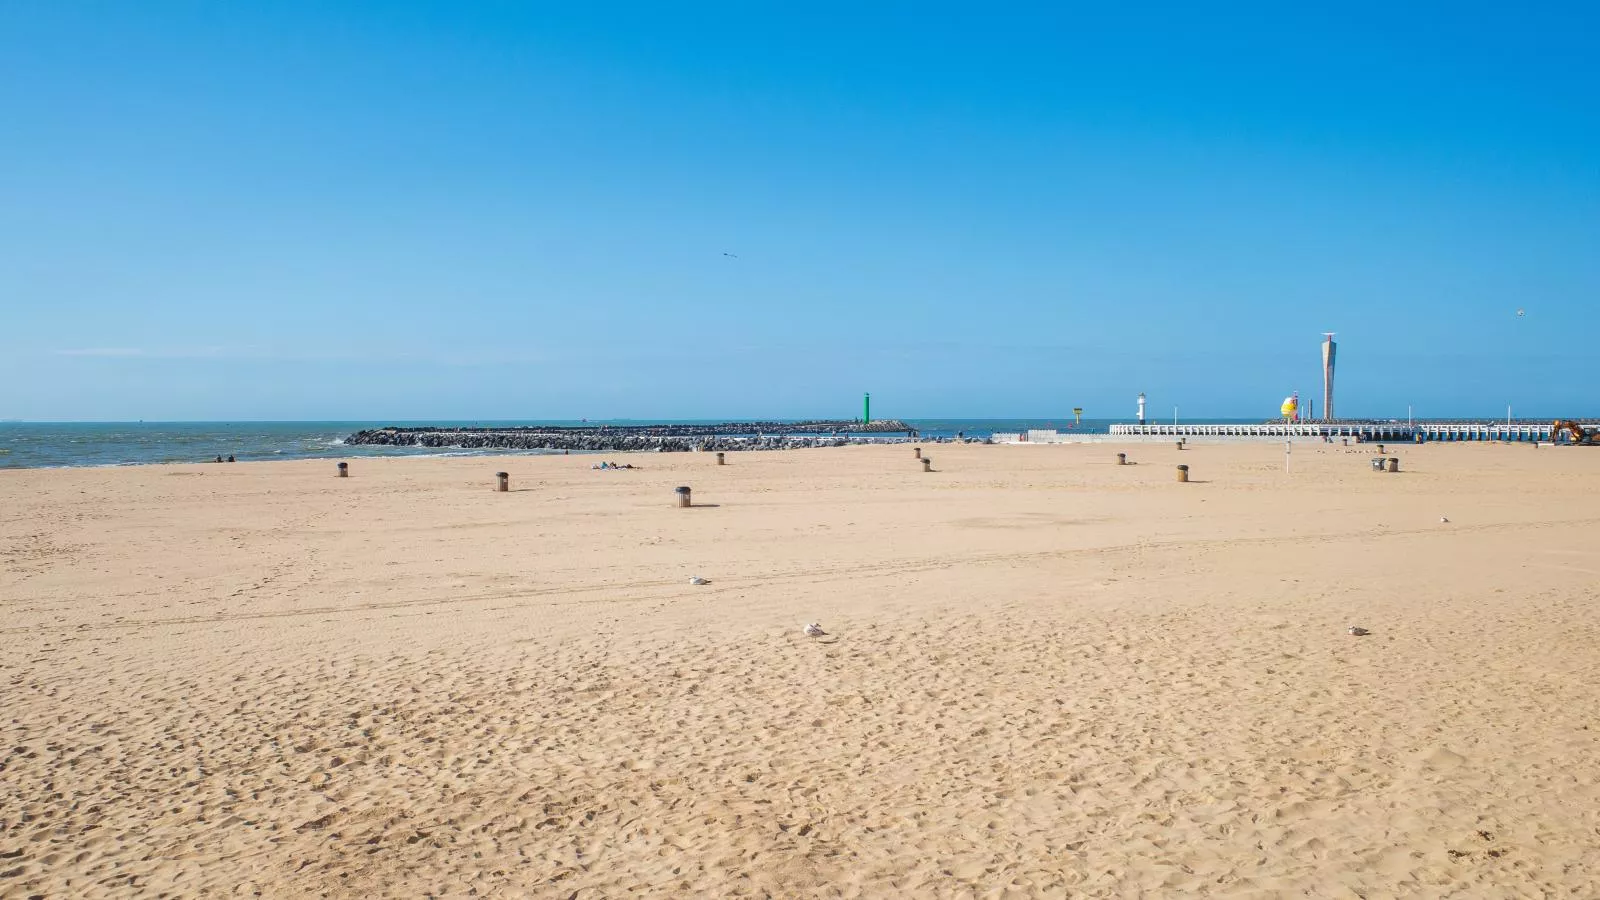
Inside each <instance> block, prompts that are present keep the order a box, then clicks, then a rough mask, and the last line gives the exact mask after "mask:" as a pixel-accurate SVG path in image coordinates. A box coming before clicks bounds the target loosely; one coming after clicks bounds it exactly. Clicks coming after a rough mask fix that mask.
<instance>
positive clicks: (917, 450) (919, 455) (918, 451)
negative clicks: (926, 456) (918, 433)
mask: <svg viewBox="0 0 1600 900" xmlns="http://www.w3.org/2000/svg"><path fill="white" fill-rule="evenodd" d="M911 451H912V452H913V453H915V454H916V456H917V459H921V458H922V448H921V447H912V448H911Z"/></svg>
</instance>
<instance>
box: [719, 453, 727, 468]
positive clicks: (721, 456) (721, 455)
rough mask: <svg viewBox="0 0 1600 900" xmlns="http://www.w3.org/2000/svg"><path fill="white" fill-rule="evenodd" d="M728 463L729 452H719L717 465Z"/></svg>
mask: <svg viewBox="0 0 1600 900" xmlns="http://www.w3.org/2000/svg"><path fill="white" fill-rule="evenodd" d="M727 464H728V454H726V453H721V452H719V453H718V454H717V465H719V466H725V465H727Z"/></svg>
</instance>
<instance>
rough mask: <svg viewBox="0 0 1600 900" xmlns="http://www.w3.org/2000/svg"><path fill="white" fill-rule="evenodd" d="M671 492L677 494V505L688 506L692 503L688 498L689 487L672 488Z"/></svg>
mask: <svg viewBox="0 0 1600 900" xmlns="http://www.w3.org/2000/svg"><path fill="white" fill-rule="evenodd" d="M672 492H673V493H674V494H677V495H678V506H679V507H689V506H693V505H694V504H693V503H692V502H690V500H689V489H688V488H686V487H679V488H673V489H672Z"/></svg>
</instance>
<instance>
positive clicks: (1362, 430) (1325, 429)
mask: <svg viewBox="0 0 1600 900" xmlns="http://www.w3.org/2000/svg"><path fill="white" fill-rule="evenodd" d="M1580 424H1582V425H1583V426H1584V427H1585V428H1592V427H1595V423H1593V422H1582V423H1580ZM1553 429H1554V425H1553V424H1552V423H1551V422H1530V421H1512V422H1510V423H1506V422H1482V421H1479V422H1461V421H1427V422H1267V423H1262V424H1256V425H1208V424H1205V423H1194V424H1183V425H1157V424H1153V423H1152V424H1146V425H1112V426H1111V436H1112V437H1173V438H1181V437H1196V438H1200V437H1217V438H1226V437H1245V438H1328V439H1331V440H1346V439H1348V440H1352V441H1360V442H1367V441H1374V442H1376V441H1390V442H1397V443H1412V442H1415V443H1431V442H1434V441H1445V442H1452V441H1511V442H1514V443H1538V442H1542V441H1549V440H1551V432H1552V430H1553ZM1031 437H1032V435H1030V438H1031Z"/></svg>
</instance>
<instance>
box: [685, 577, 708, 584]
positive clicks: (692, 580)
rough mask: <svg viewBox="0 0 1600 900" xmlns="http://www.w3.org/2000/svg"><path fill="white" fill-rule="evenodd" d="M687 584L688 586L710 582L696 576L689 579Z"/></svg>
mask: <svg viewBox="0 0 1600 900" xmlns="http://www.w3.org/2000/svg"><path fill="white" fill-rule="evenodd" d="M689 583H690V584H709V583H710V582H708V581H706V580H705V579H704V578H701V577H700V576H699V575H696V576H694V577H693V578H690V579H689Z"/></svg>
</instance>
